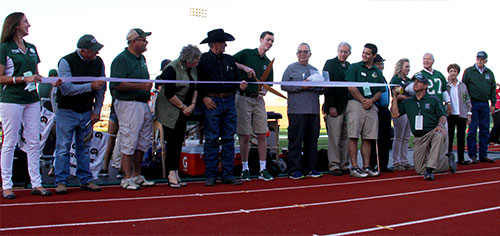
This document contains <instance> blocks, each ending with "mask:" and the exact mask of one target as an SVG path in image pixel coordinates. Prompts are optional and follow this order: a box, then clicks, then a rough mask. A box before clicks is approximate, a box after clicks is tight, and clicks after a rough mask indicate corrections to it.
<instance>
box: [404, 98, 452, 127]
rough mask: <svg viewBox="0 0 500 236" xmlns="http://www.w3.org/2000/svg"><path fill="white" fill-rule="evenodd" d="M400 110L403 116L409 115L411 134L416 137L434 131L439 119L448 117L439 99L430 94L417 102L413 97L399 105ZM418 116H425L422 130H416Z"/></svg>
mask: <svg viewBox="0 0 500 236" xmlns="http://www.w3.org/2000/svg"><path fill="white" fill-rule="evenodd" d="M398 108H399V114H400V115H401V116H402V115H404V114H407V116H408V121H409V122H410V128H411V132H412V134H413V135H415V137H422V136H424V135H425V134H427V133H428V132H430V131H432V130H433V129H434V128H436V127H437V126H438V123H439V118H441V116H446V114H445V112H444V109H443V106H442V105H441V103H440V101H439V100H438V98H437V97H435V96H431V95H429V94H428V93H426V94H425V96H424V97H423V98H422V99H420V101H418V100H417V97H416V96H411V97H409V98H408V99H405V100H404V101H403V102H401V103H399V105H398ZM417 115H422V116H423V122H424V124H423V129H422V130H415V117H416V116H417Z"/></svg>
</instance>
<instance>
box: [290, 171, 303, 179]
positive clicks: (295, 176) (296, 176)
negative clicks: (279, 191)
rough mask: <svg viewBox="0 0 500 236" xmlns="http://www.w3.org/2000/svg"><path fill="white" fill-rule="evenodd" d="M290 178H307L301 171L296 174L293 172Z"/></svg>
mask: <svg viewBox="0 0 500 236" xmlns="http://www.w3.org/2000/svg"><path fill="white" fill-rule="evenodd" d="M288 177H289V178H290V179H303V178H305V176H304V175H303V174H302V173H300V171H295V172H293V174H291V175H289V176H288Z"/></svg>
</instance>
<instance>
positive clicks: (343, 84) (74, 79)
mask: <svg viewBox="0 0 500 236" xmlns="http://www.w3.org/2000/svg"><path fill="white" fill-rule="evenodd" d="M59 79H61V80H62V82H91V81H97V80H102V81H108V82H131V83H145V82H147V83H159V84H178V83H185V84H240V83H241V81H182V82H180V81H178V80H145V79H128V78H127V79H125V78H110V77H44V78H42V81H41V82H40V83H55V82H56V81H57V80H59ZM247 83H249V84H277V85H287V86H311V87H385V86H400V85H397V84H382V83H367V82H344V81H281V82H247Z"/></svg>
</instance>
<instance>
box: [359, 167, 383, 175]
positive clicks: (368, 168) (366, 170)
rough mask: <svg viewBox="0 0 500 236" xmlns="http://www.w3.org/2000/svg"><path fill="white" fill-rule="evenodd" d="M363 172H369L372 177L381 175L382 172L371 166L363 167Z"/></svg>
mask: <svg viewBox="0 0 500 236" xmlns="http://www.w3.org/2000/svg"><path fill="white" fill-rule="evenodd" d="M363 172H365V173H367V174H368V176H370V177H375V176H379V175H380V173H379V172H378V171H377V170H375V169H373V168H371V167H363Z"/></svg>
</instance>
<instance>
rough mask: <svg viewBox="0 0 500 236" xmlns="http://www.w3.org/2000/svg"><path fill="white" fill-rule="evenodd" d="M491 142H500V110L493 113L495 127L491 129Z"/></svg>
mask: <svg viewBox="0 0 500 236" xmlns="http://www.w3.org/2000/svg"><path fill="white" fill-rule="evenodd" d="M489 142H490V143H500V111H499V110H497V111H496V112H495V113H493V128H491V131H490V140H489Z"/></svg>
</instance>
